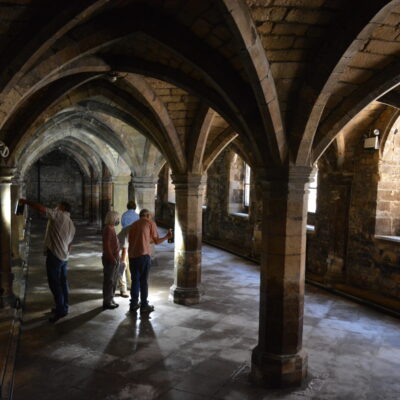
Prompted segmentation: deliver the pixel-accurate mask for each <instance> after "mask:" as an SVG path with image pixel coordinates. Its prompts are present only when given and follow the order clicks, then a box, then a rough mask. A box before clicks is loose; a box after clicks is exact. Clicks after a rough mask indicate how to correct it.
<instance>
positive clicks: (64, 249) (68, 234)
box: [19, 199, 75, 322]
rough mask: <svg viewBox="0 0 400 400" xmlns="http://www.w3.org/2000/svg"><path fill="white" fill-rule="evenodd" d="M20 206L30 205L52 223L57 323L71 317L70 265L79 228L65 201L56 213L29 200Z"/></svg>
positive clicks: (49, 254)
mask: <svg viewBox="0 0 400 400" xmlns="http://www.w3.org/2000/svg"><path fill="white" fill-rule="evenodd" d="M19 204H27V205H28V206H30V207H32V208H34V209H35V210H37V211H39V212H40V213H42V214H45V215H46V217H47V218H48V219H49V221H48V224H47V229H46V236H45V247H46V270H47V279H48V282H49V287H50V290H51V292H52V293H53V297H54V302H55V304H56V307H55V309H54V315H53V316H52V317H51V318H50V322H56V321H58V320H59V319H60V318H62V317H65V316H66V315H67V314H68V280H67V264H68V256H69V251H70V248H71V243H72V240H73V238H74V235H75V226H74V224H73V222H72V221H71V217H70V211H71V206H70V205H69V203H67V202H64V201H63V202H61V203H60V204H59V206H58V207H56V208H55V209H50V208H46V207H44V206H43V205H41V204H39V203H35V202H33V201H30V200H26V199H20V200H19Z"/></svg>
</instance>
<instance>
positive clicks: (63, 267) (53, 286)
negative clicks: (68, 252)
mask: <svg viewBox="0 0 400 400" xmlns="http://www.w3.org/2000/svg"><path fill="white" fill-rule="evenodd" d="M67 263H68V262H67V261H62V260H60V259H58V258H57V257H56V256H55V255H54V254H53V253H52V252H51V251H50V250H47V257H46V270H47V280H48V282H49V287H50V290H51V293H53V297H54V302H55V303H56V311H55V315H65V314H67V313H68V281H67Z"/></svg>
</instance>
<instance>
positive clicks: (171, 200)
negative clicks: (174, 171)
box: [168, 169, 175, 203]
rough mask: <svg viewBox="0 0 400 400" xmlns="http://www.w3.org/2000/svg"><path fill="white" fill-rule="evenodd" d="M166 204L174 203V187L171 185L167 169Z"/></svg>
mask: <svg viewBox="0 0 400 400" xmlns="http://www.w3.org/2000/svg"><path fill="white" fill-rule="evenodd" d="M168 203H175V186H174V184H173V183H172V178H171V169H168Z"/></svg>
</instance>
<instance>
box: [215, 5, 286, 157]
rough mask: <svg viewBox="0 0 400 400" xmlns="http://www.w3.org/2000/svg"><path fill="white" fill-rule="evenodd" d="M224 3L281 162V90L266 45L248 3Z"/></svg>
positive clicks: (283, 135)
mask: <svg viewBox="0 0 400 400" xmlns="http://www.w3.org/2000/svg"><path fill="white" fill-rule="evenodd" d="M222 3H223V4H224V7H225V9H226V11H227V12H226V16H227V17H226V18H228V16H229V19H230V21H229V22H230V25H231V26H232V29H233V30H234V32H235V33H236V37H237V40H239V41H240V42H241V43H243V44H244V48H245V49H246V51H243V52H241V55H242V57H243V59H244V64H245V66H246V68H247V71H248V74H249V77H250V81H251V82H252V85H253V88H254V91H255V93H256V97H257V102H258V106H259V108H260V113H261V116H262V118H263V121H264V127H265V131H266V132H268V131H272V132H274V134H273V135H270V136H269V139H270V142H272V143H271V147H272V148H274V149H277V154H278V157H277V158H278V160H277V163H278V164H282V163H283V162H284V161H285V159H286V157H287V154H288V151H289V149H288V145H287V140H286V130H285V126H284V121H283V118H282V114H281V108H280V104H279V98H278V93H277V90H276V86H275V82H274V78H273V76H272V73H271V70H270V65H269V62H268V59H267V56H266V54H265V49H264V47H263V45H262V43H261V40H260V37H259V35H258V33H257V29H256V27H255V25H254V22H253V20H252V18H251V15H250V13H249V9H248V7H247V5H246V3H245V2H244V1H241V0H240V1H237V0H223V1H222ZM267 110H268V111H267Z"/></svg>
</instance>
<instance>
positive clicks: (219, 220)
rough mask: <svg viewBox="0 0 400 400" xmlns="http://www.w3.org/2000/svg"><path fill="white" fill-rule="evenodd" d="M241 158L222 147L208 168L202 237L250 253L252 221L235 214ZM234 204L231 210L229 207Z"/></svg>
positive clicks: (238, 202) (239, 194) (240, 193)
mask: <svg viewBox="0 0 400 400" xmlns="http://www.w3.org/2000/svg"><path fill="white" fill-rule="evenodd" d="M242 178H243V161H242V160H241V159H240V158H239V157H236V156H235V153H233V152H232V151H230V150H225V151H224V152H223V153H222V154H221V155H220V156H219V157H218V158H217V160H215V162H214V164H213V165H212V166H211V167H210V168H209V170H208V178H207V195H208V198H207V209H206V210H205V212H204V214H203V236H204V239H205V240H208V241H211V242H215V243H217V244H220V245H221V244H223V245H224V246H225V247H226V248H228V249H229V248H235V250H236V251H237V252H239V253H242V254H245V255H247V256H250V255H251V254H252V238H253V228H254V227H253V224H251V223H250V221H249V217H248V216H239V215H235V214H232V212H233V211H234V212H239V211H243V210H239V209H238V207H239V206H240V207H241V205H242V199H243V187H242V185H241V183H240V180H242ZM232 204H235V206H236V207H235V210H232Z"/></svg>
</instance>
